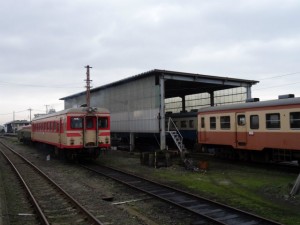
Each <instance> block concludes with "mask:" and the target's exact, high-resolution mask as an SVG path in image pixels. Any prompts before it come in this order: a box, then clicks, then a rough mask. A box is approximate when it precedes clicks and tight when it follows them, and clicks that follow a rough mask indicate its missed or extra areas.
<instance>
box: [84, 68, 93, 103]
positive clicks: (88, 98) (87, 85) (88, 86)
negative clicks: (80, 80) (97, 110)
mask: <svg viewBox="0 0 300 225" xmlns="http://www.w3.org/2000/svg"><path fill="white" fill-rule="evenodd" d="M85 68H86V80H85V81H86V86H85V87H86V105H87V107H88V108H90V106H91V92H90V91H91V81H92V80H90V69H91V68H93V67H90V66H89V65H87V66H85Z"/></svg>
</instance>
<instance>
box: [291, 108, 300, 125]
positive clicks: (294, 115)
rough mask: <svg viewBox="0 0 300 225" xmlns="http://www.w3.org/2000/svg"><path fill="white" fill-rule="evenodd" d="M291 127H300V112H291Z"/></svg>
mask: <svg viewBox="0 0 300 225" xmlns="http://www.w3.org/2000/svg"><path fill="white" fill-rule="evenodd" d="M290 128H293V129H295V128H300V112H291V113H290Z"/></svg>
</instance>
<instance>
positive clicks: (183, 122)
mask: <svg viewBox="0 0 300 225" xmlns="http://www.w3.org/2000/svg"><path fill="white" fill-rule="evenodd" d="M180 127H181V128H186V121H185V120H182V121H180Z"/></svg>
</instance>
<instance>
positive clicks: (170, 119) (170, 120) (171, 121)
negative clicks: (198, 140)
mask: <svg viewBox="0 0 300 225" xmlns="http://www.w3.org/2000/svg"><path fill="white" fill-rule="evenodd" d="M170 123H172V124H173V126H174V127H175V129H176V131H177V133H178V134H179V135H180V137H181V140H183V137H182V135H181V133H180V132H179V130H178V129H177V126H176V124H175V123H174V121H173V120H172V118H171V117H169V121H168V131H170Z"/></svg>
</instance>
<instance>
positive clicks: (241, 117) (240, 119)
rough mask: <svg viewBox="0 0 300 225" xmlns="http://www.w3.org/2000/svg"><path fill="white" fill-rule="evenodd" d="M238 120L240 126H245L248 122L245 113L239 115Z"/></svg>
mask: <svg viewBox="0 0 300 225" xmlns="http://www.w3.org/2000/svg"><path fill="white" fill-rule="evenodd" d="M237 120H238V125H239V126H244V125H245V124H246V117H245V115H238V117H237Z"/></svg>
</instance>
